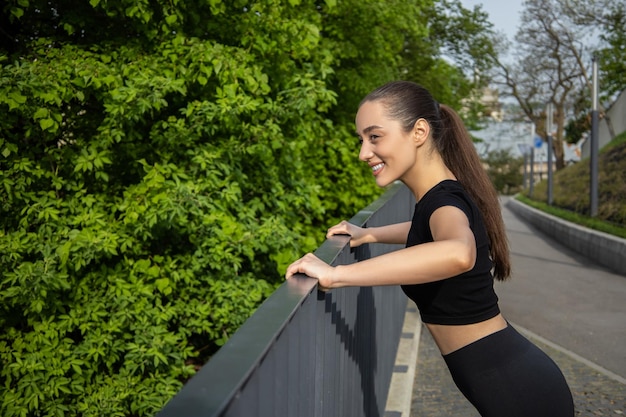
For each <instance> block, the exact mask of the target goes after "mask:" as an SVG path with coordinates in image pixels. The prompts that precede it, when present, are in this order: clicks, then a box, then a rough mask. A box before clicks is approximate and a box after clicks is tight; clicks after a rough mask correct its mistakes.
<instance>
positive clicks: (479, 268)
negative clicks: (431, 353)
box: [402, 180, 500, 325]
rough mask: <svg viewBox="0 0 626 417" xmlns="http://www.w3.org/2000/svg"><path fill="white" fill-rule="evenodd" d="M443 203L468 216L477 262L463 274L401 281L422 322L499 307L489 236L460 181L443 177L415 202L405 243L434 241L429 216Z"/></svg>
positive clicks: (473, 317)
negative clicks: (408, 282)
mask: <svg viewBox="0 0 626 417" xmlns="http://www.w3.org/2000/svg"><path fill="white" fill-rule="evenodd" d="M444 206H454V207H457V208H459V209H460V210H462V211H463V213H465V215H466V216H467V218H468V219H469V225H470V228H471V230H472V232H473V233H474V238H475V239H476V264H475V265H474V268H473V269H472V270H471V271H468V272H465V273H463V274H460V275H457V276H454V277H451V278H446V279H443V280H440V281H435V282H429V283H425V284H413V285H403V286H402V290H403V291H404V293H405V294H406V295H407V296H408V297H409V298H410V299H411V300H413V301H415V304H417V307H418V309H419V311H420V315H421V317H422V321H423V322H424V323H432V324H447V325H460V324H471V323H478V322H481V321H484V320H487V319H490V318H492V317H495V316H496V315H498V313H500V309H499V307H498V297H497V295H496V293H495V291H494V289H493V275H492V274H491V269H492V268H493V263H492V261H491V256H490V254H489V236H488V235H487V230H486V228H485V224H484V222H483V218H482V215H481V213H480V211H479V210H478V207H476V204H475V203H474V201H473V200H472V199H471V198H470V196H469V195H468V194H467V192H466V191H465V189H464V188H463V187H462V186H461V184H459V183H458V182H457V181H453V180H445V181H442V182H440V183H439V184H437V185H435V186H434V187H433V188H431V189H430V190H429V191H428V192H427V193H426V194H425V195H424V196H423V197H422V198H421V199H420V200H419V201H418V202H417V204H416V205H415V213H414V214H413V220H412V223H411V230H410V231H409V236H408V238H407V244H406V246H407V247H409V246H414V245H419V244H420V243H427V242H432V241H433V236H432V234H431V231H430V226H429V222H430V216H431V215H432V214H433V212H434V211H435V210H437V209H438V208H440V207H444Z"/></svg>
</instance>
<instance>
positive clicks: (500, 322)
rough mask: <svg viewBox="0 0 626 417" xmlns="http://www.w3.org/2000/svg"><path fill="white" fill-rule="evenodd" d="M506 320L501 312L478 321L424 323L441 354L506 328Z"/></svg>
mask: <svg viewBox="0 0 626 417" xmlns="http://www.w3.org/2000/svg"><path fill="white" fill-rule="evenodd" d="M506 326H507V322H506V320H504V317H502V315H501V314H498V315H497V316H495V317H493V318H490V319H488V320H485V321H481V322H480V323H472V324H464V325H453V326H452V325H444V324H429V323H426V328H428V330H429V331H430V334H431V335H432V336H433V339H434V340H435V343H436V344H437V346H438V347H439V350H440V351H441V354H442V355H447V354H449V353H452V352H454V351H455V350H458V349H461V348H462V347H464V346H467V345H469V344H470V343H472V342H475V341H477V340H478V339H482V338H483V337H485V336H489V335H490V334H492V333H495V332H497V331H499V330H502V329H504V328H506Z"/></svg>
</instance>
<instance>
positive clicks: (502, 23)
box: [461, 0, 523, 40]
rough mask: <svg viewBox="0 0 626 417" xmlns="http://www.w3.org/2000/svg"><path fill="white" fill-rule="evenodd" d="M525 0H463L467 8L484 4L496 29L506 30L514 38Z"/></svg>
mask: <svg viewBox="0 0 626 417" xmlns="http://www.w3.org/2000/svg"><path fill="white" fill-rule="evenodd" d="M522 2H523V0H461V3H462V4H463V6H464V7H465V8H466V9H473V8H474V6H476V5H479V4H482V6H483V7H482V8H483V10H484V11H486V12H487V13H488V14H489V20H490V21H491V22H492V23H493V24H494V29H495V30H497V31H499V32H504V33H505V34H506V36H507V38H509V40H513V37H514V36H515V33H516V32H517V26H518V25H519V20H520V19H519V16H520V13H521V11H522Z"/></svg>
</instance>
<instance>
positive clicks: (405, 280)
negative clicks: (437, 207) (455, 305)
mask: <svg viewBox="0 0 626 417" xmlns="http://www.w3.org/2000/svg"><path fill="white" fill-rule="evenodd" d="M475 256H476V252H475V250H474V249H473V247H472V246H471V245H468V244H467V243H466V242H463V241H454V240H448V241H443V242H431V243H426V244H422V245H417V246H412V247H409V248H405V249H401V250H398V251H395V252H390V253H387V254H385V255H381V256H377V257H374V258H371V259H367V260H364V261H361V262H357V263H354V264H350V265H339V266H337V267H335V269H334V271H333V272H332V277H331V279H330V282H328V284H327V285H328V288H340V287H347V286H351V287H352V286H374V285H402V284H421V283H425V282H432V281H438V280H441V279H445V278H449V277H452V276H455V275H458V274H461V273H463V272H466V271H469V270H470V269H472V268H473V267H474V262H475Z"/></svg>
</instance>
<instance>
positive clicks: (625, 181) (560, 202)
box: [517, 132, 626, 238]
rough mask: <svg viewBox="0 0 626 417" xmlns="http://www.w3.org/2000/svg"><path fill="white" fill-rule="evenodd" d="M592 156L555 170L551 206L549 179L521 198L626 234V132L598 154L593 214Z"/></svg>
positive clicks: (566, 217)
mask: <svg viewBox="0 0 626 417" xmlns="http://www.w3.org/2000/svg"><path fill="white" fill-rule="evenodd" d="M589 184H590V180H589V159H584V160H582V161H580V162H578V163H575V164H573V165H570V166H568V167H566V168H564V169H562V170H559V171H558V172H556V173H555V174H554V178H553V195H552V197H553V198H552V201H553V204H552V206H549V205H548V204H546V203H545V202H546V201H547V188H548V184H547V181H542V182H540V183H538V184H536V185H535V186H534V191H533V195H532V196H529V195H528V190H526V191H525V192H524V193H523V194H519V195H518V196H517V199H518V200H520V201H521V202H523V203H525V204H528V205H530V206H532V207H535V208H537V209H539V210H542V211H544V212H546V213H549V214H552V215H554V216H557V217H560V218H562V219H564V220H567V221H570V222H572V223H576V224H579V225H581V226H584V227H588V228H591V229H595V230H599V231H602V232H605V233H609V234H612V235H615V236H618V237H621V238H626V132H624V133H622V134H620V135H618V136H617V137H616V138H615V139H613V140H612V141H611V142H610V143H609V144H607V145H606V146H605V147H604V148H602V150H601V151H600V155H599V158H598V215H597V216H596V217H591V216H590V190H589V189H590V185H589Z"/></svg>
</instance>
